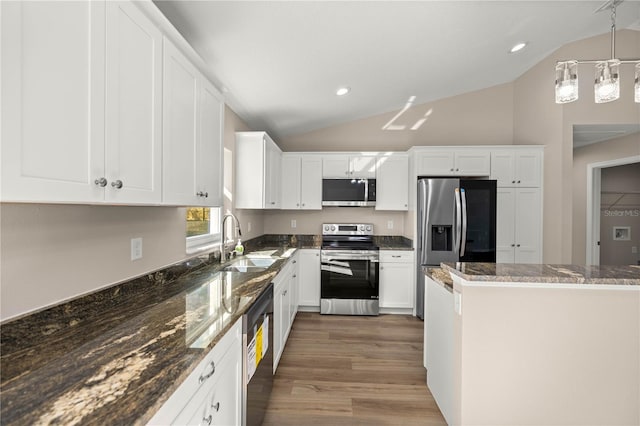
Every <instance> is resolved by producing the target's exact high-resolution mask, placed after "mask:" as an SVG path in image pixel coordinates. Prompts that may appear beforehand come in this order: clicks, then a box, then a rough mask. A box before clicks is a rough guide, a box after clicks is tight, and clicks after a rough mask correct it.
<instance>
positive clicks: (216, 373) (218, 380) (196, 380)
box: [148, 319, 242, 425]
mask: <svg viewBox="0 0 640 426" xmlns="http://www.w3.org/2000/svg"><path fill="white" fill-rule="evenodd" d="M241 386H242V319H239V320H238V321H237V322H236V323H235V324H234V325H233V327H232V328H231V329H230V330H229V331H227V333H226V334H225V335H224V336H223V337H222V339H220V341H219V342H218V343H216V345H215V346H214V347H213V349H212V350H211V352H209V354H208V355H207V356H206V357H205V358H204V359H203V360H202V361H201V362H200V364H198V366H197V367H196V368H195V369H194V370H193V372H192V373H191V374H190V375H189V377H187V379H186V380H185V381H184V382H183V383H182V384H181V385H180V386H179V387H178V389H176V391H175V392H174V393H173V395H171V397H170V398H169V399H168V400H167V401H166V402H165V403H164V404H163V405H162V407H160V409H159V410H158V412H157V413H156V414H155V415H154V416H153V418H151V420H150V421H149V423H148V424H149V425H168V424H171V425H200V424H211V425H218V424H220V425H240V424H241V423H242V387H241Z"/></svg>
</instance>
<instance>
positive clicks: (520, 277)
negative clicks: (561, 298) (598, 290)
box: [441, 263, 640, 286]
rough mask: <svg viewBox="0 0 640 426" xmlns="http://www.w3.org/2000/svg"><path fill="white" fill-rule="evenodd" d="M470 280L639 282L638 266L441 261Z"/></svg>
mask: <svg viewBox="0 0 640 426" xmlns="http://www.w3.org/2000/svg"><path fill="white" fill-rule="evenodd" d="M441 266H442V268H443V269H444V270H446V271H449V272H450V273H451V274H454V275H457V276H459V277H461V278H463V279H465V280H466V281H469V282H488V281H491V282H516V283H543V284H544V283H549V284H554V283H558V284H593V285H596V284H600V285H619V286H640V266H634V265H630V266H607V265H601V266H581V265H540V264H518V263H516V264H508V263H443V264H442V265H441Z"/></svg>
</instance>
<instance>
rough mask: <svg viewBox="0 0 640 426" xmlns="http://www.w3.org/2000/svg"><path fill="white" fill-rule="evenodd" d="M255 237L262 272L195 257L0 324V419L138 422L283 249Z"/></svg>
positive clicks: (240, 307) (229, 321)
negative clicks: (266, 259)
mask: <svg viewBox="0 0 640 426" xmlns="http://www.w3.org/2000/svg"><path fill="white" fill-rule="evenodd" d="M258 245H260V246H261V249H263V250H264V249H265V248H271V249H272V250H278V251H277V252H275V253H273V257H272V258H273V259H274V260H275V262H274V263H273V264H272V265H271V266H269V267H268V269H266V270H264V271H263V272H255V273H251V272H244V273H239V272H224V271H221V269H222V268H223V266H224V265H220V264H219V263H218V264H216V263H214V262H212V261H211V260H210V259H209V256H201V257H197V258H193V259H190V260H189V261H186V262H182V263H179V264H176V265H173V266H171V267H169V268H166V269H164V270H162V271H157V272H155V273H152V274H148V275H145V276H143V277H139V278H137V279H135V280H132V281H129V282H126V283H122V284H119V285H115V286H112V287H110V288H108V289H105V290H101V291H98V292H96V293H93V294H91V295H88V296H85V297H81V298H78V299H75V300H72V301H70V302H67V303H64V304H61V305H58V306H55V307H53V308H49V309H47V310H43V311H41V312H37V313H33V314H31V315H28V316H25V317H22V318H18V319H15V320H11V321H8V322H6V323H3V324H2V325H1V328H0V331H1V336H2V341H1V352H2V353H1V365H0V368H1V373H2V377H1V389H0V405H1V412H0V416H1V418H2V424H3V425H12V424H16V425H18V424H19V425H22V424H52V423H56V424H65V425H74V424H82V425H87V424H100V425H103V424H123V425H124V424H127V425H131V424H145V423H146V422H147V421H148V420H149V419H151V417H152V416H153V415H154V414H155V412H156V411H157V410H158V409H159V408H160V407H161V406H162V404H163V403H164V402H165V401H166V400H167V399H168V398H169V397H170V396H171V394H172V393H173V392H174V391H175V389H177V387H178V386H179V385H180V384H181V383H182V382H183V381H184V379H186V378H187V377H188V375H189V374H190V373H191V371H192V370H193V368H195V366H197V364H198V363H199V362H200V361H201V360H202V358H203V357H204V356H205V355H206V354H207V353H208V352H209V351H210V350H211V349H212V348H213V346H214V345H215V344H216V343H217V342H218V341H219V340H220V338H222V336H224V334H225V333H226V331H227V330H229V329H230V328H231V326H232V325H233V324H235V322H236V321H237V320H238V319H240V317H241V316H242V315H243V314H244V313H245V312H246V310H247V308H248V307H249V306H251V304H252V302H253V301H254V300H255V299H256V298H257V297H258V296H259V295H260V294H261V293H262V292H263V291H264V289H266V288H267V286H268V284H269V283H270V282H271V281H272V279H273V277H274V276H275V275H276V274H277V273H278V272H279V270H280V269H281V268H282V266H283V265H284V264H285V263H286V261H287V258H286V257H284V256H286V255H290V254H291V252H292V250H288V251H287V249H289V248H291V245H290V244H282V245H279V246H269V247H268V246H267V243H265V244H258ZM302 246H303V247H305V245H304V244H302ZM294 247H297V246H294ZM248 254H250V253H248ZM265 255H266V254H265ZM283 255H284V256H283ZM212 294H215V295H217V297H211V295H212ZM212 300H216V301H217V304H216V305H215V306H213V305H212V304H211V303H212Z"/></svg>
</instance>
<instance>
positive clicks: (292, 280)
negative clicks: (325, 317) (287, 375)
mask: <svg viewBox="0 0 640 426" xmlns="http://www.w3.org/2000/svg"><path fill="white" fill-rule="evenodd" d="M297 256H298V255H297V253H296V254H294V256H293V257H292V258H291V259H289V261H288V262H287V264H286V265H285V266H284V268H282V270H281V271H280V272H279V273H278V275H276V276H275V278H274V279H273V372H274V374H275V372H276V369H277V368H278V363H279V362H280V357H281V356H282V352H283V351H284V347H285V344H286V343H287V338H288V337H289V332H290V331H291V326H292V325H293V320H294V319H295V316H296V312H297V311H298V304H297V295H298V292H297V285H298V282H297V279H298V259H297Z"/></svg>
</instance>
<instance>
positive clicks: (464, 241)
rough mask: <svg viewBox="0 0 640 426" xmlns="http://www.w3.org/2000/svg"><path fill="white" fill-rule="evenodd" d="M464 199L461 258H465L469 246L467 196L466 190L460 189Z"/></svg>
mask: <svg viewBox="0 0 640 426" xmlns="http://www.w3.org/2000/svg"><path fill="white" fill-rule="evenodd" d="M460 194H461V198H462V234H461V235H460V247H461V248H460V257H462V256H464V250H465V248H466V245H467V194H465V192H464V188H461V189H460Z"/></svg>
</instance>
